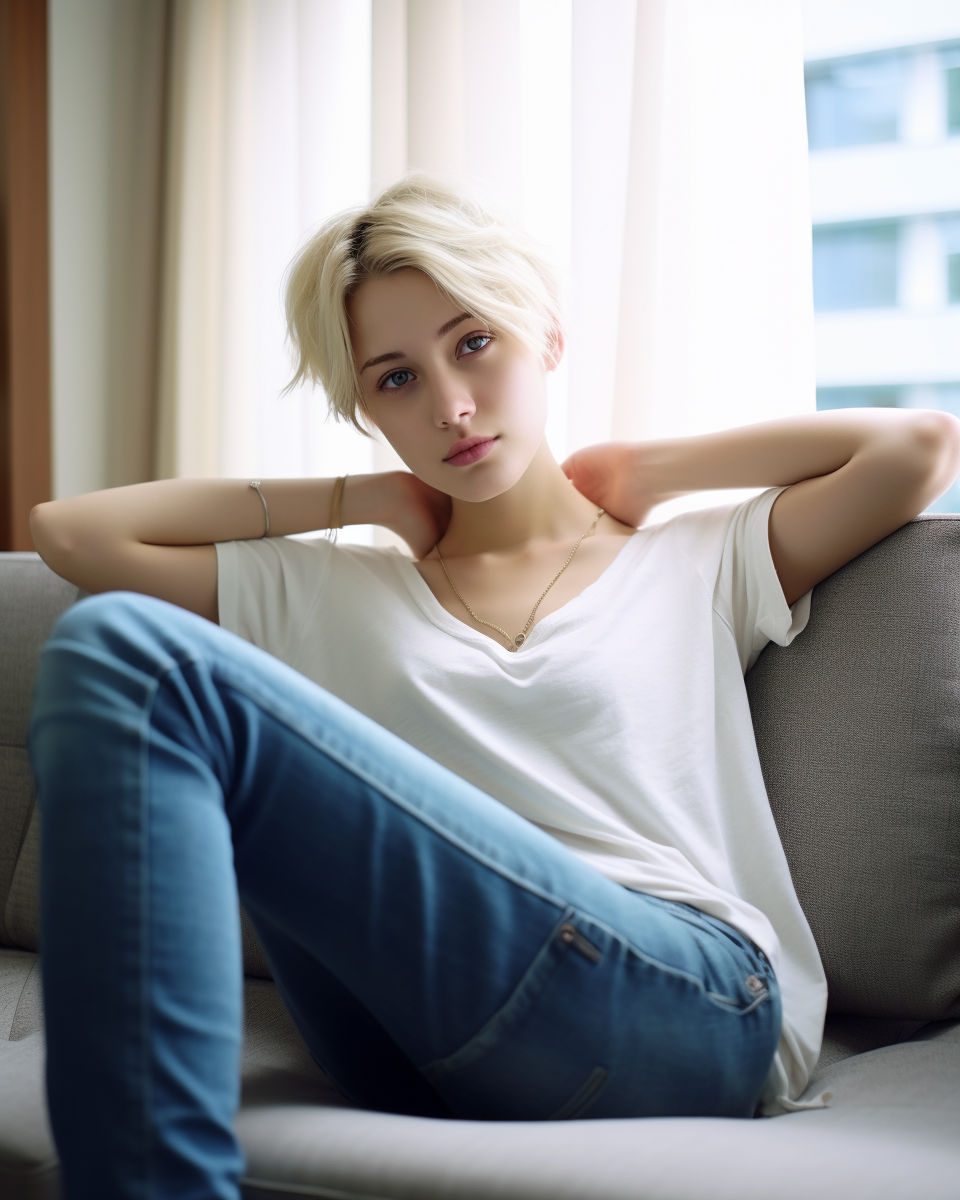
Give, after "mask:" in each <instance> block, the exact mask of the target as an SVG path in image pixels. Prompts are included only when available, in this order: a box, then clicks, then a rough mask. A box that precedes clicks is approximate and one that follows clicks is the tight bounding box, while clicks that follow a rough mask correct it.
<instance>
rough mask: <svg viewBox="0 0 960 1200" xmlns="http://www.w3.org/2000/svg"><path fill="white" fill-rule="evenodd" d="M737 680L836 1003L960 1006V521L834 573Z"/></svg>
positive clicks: (910, 531)
mask: <svg viewBox="0 0 960 1200" xmlns="http://www.w3.org/2000/svg"><path fill="white" fill-rule="evenodd" d="M747 686H748V690H749V694H750V701H751V706H752V709H753V717H754V725H755V728H756V732H757V743H758V746H759V749H760V759H761V764H762V767H763V773H764V778H765V780H766V784H767V791H768V793H769V795H770V802H771V805H772V806H773V812H774V816H775V818H776V821H777V826H778V828H779V831H780V837H781V839H782V841H783V846H784V850H785V851H786V855H787V859H788V861H789V863H790V870H791V872H792V875H793V881H794V884H795V886H796V889H797V895H798V896H799V898H800V903H801V905H802V906H803V910H804V912H805V913H806V914H807V917H808V919H809V921H810V925H811V928H812V929H813V933H814V936H815V937H816V939H817V944H818V946H819V948H820V954H821V956H822V958H823V964H824V967H825V969H826V973H827V980H828V983H829V988H830V1010H831V1012H837V1013H858V1014H862V1015H869V1016H875V1017H887V1018H897V1017H900V1018H909V1019H915V1020H939V1019H943V1018H946V1017H950V1016H960V787H958V786H957V784H958V778H960V517H954V516H941V517H924V518H921V519H919V520H918V521H915V522H912V523H911V524H910V525H907V526H905V527H904V528H903V529H901V530H899V531H898V532H897V533H894V534H893V535H891V536H890V537H888V538H886V539H885V540H884V541H883V542H881V543H880V544H879V545H877V546H874V547H873V549H872V550H868V551H867V553H866V554H862V555H861V556H860V557H859V558H857V559H855V560H854V561H853V562H852V563H850V564H848V565H847V566H846V567H844V568H843V569H842V570H840V571H838V572H837V573H836V574H835V575H832V576H831V577H830V578H829V579H827V580H826V581H825V582H824V583H822V584H821V585H820V586H819V587H818V588H817V589H816V592H815V594H814V599H813V610H812V614H811V619H810V624H809V627H808V628H807V630H806V631H805V632H804V634H803V635H802V636H801V637H799V638H797V639H796V641H795V642H794V643H793V644H792V645H791V646H788V647H786V648H781V647H779V646H775V647H774V646H771V647H768V648H767V649H766V650H765V651H764V653H763V654H762V655H761V656H760V658H759V660H758V661H757V664H756V666H755V667H754V669H753V670H752V671H751V673H750V675H749V677H748V680H747Z"/></svg>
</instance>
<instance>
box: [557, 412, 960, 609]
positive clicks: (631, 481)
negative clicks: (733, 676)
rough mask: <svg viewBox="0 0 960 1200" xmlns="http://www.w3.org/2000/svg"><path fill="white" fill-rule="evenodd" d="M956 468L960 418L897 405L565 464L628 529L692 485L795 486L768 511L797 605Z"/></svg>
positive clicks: (915, 509) (589, 454)
mask: <svg viewBox="0 0 960 1200" xmlns="http://www.w3.org/2000/svg"><path fill="white" fill-rule="evenodd" d="M958 468H960V421H958V420H957V419H956V418H955V417H952V416H949V415H948V414H947V413H941V412H929V411H923V410H897V409H842V410H837V411H834V412H829V413H817V414H811V415H810V416H804V417H788V418H786V419H784V420H780V421H766V422H764V423H763V424H761V425H748V426H744V427H743V428H740V429H728V430H723V431H721V432H719V433H709V434H703V435H701V436H699V437H692V438H669V439H664V440H662V441H655V442H642V443H636V444H627V443H613V444H608V445H606V446H590V447H587V448H586V449H585V450H581V451H579V452H578V453H576V454H574V455H572V456H571V457H570V458H569V459H568V460H567V461H566V463H564V470H565V471H566V473H567V475H568V476H569V477H570V478H571V479H572V480H573V483H574V485H575V486H576V487H577V488H578V490H579V491H581V492H583V493H584V495H586V496H588V498H589V499H590V500H592V501H594V502H595V503H598V504H601V505H603V507H604V508H606V509H607V510H608V511H609V512H610V513H611V514H612V515H613V516H616V517H617V518H619V519H620V520H621V521H624V522H625V523H626V524H630V525H637V524H639V523H640V522H641V521H642V520H643V518H644V517H645V515H646V513H647V512H649V510H650V509H651V508H652V507H653V506H654V505H656V504H660V503H662V502H663V501H664V500H668V499H671V498H673V497H675V496H680V495H683V494H685V493H687V492H693V491H702V490H705V489H714V488H741V487H783V486H786V487H787V490H786V491H785V492H783V493H782V494H781V495H780V496H778V497H777V500H776V502H775V503H774V505H773V509H772V510H771V513H770V549H771V553H772V555H773V561H774V565H775V566H776V569H777V574H778V576H779V578H780V583H781V585H782V587H783V592H784V595H785V596H786V599H787V602H788V603H789V604H792V603H793V602H794V601H795V600H797V599H799V597H800V596H802V595H803V594H804V593H805V592H807V591H809V590H810V588H812V587H813V586H814V585H815V584H817V583H819V582H820V580H821V579H825V578H826V577H827V576H828V575H830V574H832V573H833V572H834V571H836V570H837V569H838V568H840V567H842V566H843V565H844V563H847V562H849V561H850V560H851V559H852V558H856V556H857V555H858V554H861V553H862V552H863V551H864V550H866V549H868V548H869V547H870V546H873V545H874V544H875V543H876V542H879V541H880V540H881V539H882V538H884V537H886V536H887V534H888V533H892V532H893V531H894V530H895V529H899V528H900V526H901V525H905V524H906V523H907V521H909V520H911V519H912V518H913V517H915V516H916V515H917V513H919V512H922V511H923V509H924V508H926V507H927V505H928V504H930V503H931V501H933V500H935V499H936V498H937V496H939V495H942V493H943V492H945V491H946V489H947V488H948V487H949V486H950V483H951V482H952V480H953V479H954V477H955V476H956V474H957V470H958Z"/></svg>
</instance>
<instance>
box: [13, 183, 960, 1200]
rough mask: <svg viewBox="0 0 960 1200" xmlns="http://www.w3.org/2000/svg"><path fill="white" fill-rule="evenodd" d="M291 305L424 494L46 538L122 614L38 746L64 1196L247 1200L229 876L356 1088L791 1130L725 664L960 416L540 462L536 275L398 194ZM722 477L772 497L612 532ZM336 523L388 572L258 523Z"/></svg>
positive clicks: (72, 572)
mask: <svg viewBox="0 0 960 1200" xmlns="http://www.w3.org/2000/svg"><path fill="white" fill-rule="evenodd" d="M288 295H289V316H290V326H291V331H292V336H293V340H294V344H295V346H296V348H297V351H298V355H299V365H298V373H297V378H299V379H308V380H317V381H320V382H322V384H323V385H324V388H325V390H326V394H327V396H328V398H329V401H330V403H331V405H332V406H333V408H334V410H335V411H336V412H337V413H338V414H339V415H340V416H342V417H345V418H348V419H352V420H355V421H357V422H358V423H360V424H361V425H363V424H367V425H369V426H374V427H376V428H377V429H378V430H379V431H380V433H381V434H382V435H383V436H384V437H385V438H386V439H387V440H388V441H389V442H390V444H391V445H392V446H393V447H394V448H395V449H396V451H397V453H398V454H399V455H400V457H401V458H402V459H403V460H404V462H405V463H406V464H407V466H408V467H409V468H410V471H411V472H412V473H411V474H406V473H396V474H388V475H375V476H359V477H351V478H349V479H347V481H346V485H345V486H343V483H342V481H336V482H334V481H332V480H313V479H311V480H266V481H263V482H260V481H253V483H251V481H248V480H238V481H231V480H172V481H165V482H160V483H149V484H142V485H138V486H135V487H127V488H118V489H115V490H113V491H108V492H100V493H97V494H94V495H89V496H80V497H77V498H76V499H71V500H62V501H57V502H54V503H50V504H44V505H41V506H39V507H38V508H37V509H36V510H35V512H34V516H33V531H34V536H35V540H36V543H37V547H38V549H39V550H40V553H41V554H42V555H43V557H44V559H45V560H46V561H47V562H48V563H49V564H50V566H51V567H52V568H53V569H54V570H55V571H57V572H58V573H59V574H61V575H63V576H64V577H66V578H67V579H70V580H71V581H73V582H74V583H76V584H78V585H79V586H80V587H81V588H85V589H87V590H88V591H90V592H99V593H103V592H109V593H111V594H109V595H103V596H99V597H93V598H90V599H87V600H84V601H83V602H82V603H80V604H78V605H76V606H75V607H74V608H72V609H71V610H70V611H69V612H68V613H67V614H66V615H65V616H64V617H63V618H62V619H61V621H60V622H59V624H58V625H57V627H56V629H55V631H54V634H53V636H52V638H51V640H50V642H49V643H48V645H47V647H46V649H45V651H44V654H43V661H42V666H41V672H40V677H39V682H38V689H37V700H36V708H35V713H34V718H33V724H32V729H31V754H32V761H33V766H34V770H35V773H36V777H37V782H38V791H39V799H40V804H41V808H42V812H43V821H44V826H43V829H44V834H43V909H42V911H43V947H44V971H45V994H46V1011H47V1022H48V1037H49V1096H50V1106H51V1113H52V1119H53V1125H54V1131H55V1135H56V1140H57V1144H58V1147H59V1150H60V1154H61V1157H62V1162H63V1171H64V1179H65V1189H66V1190H65V1196H66V1197H67V1198H68V1200H73V1198H76V1197H81V1196H82V1197H96V1198H97V1200H108V1198H110V1197H121V1196H122V1197H132V1196H134V1195H136V1196H141V1195H145V1194H149V1195H151V1196H155V1197H174V1196H177V1197H185V1196H204V1197H209V1196H217V1197H223V1198H228V1197H229V1198H235V1197H236V1196H237V1180H238V1177H239V1173H240V1171H241V1168H242V1158H241V1153H240V1150H239V1148H238V1146H237V1142H236V1139H235V1137H234V1134H233V1129H232V1117H233V1114H234V1110H235V1106H236V1103H237V1092H238V1083H237V1072H238V1049H239V1037H240V1034H239V1029H240V1006H241V986H240V984H241V979H240V976H241V967H240V941H239V929H238V919H237V891H238V889H239V895H240V898H241V899H242V901H243V903H244V904H245V905H246V908H247V910H248V912H249V913H250V916H251V918H252V920H253V923H254V925H255V926H256V929H257V932H258V934H259V936H260V938H261V940H262V943H263V945H264V947H265V950H266V952H267V955H268V957H269V960H270V963H271V966H272V968H273V971H274V974H275V977H276V980H277V984H278V986H279V988H280V990H281V992H282V994H283V998H284V1000H285V1003H286V1005H287V1007H288V1008H289V1010H290V1013H291V1014H292V1016H293V1018H294V1020H295V1021H296V1023H297V1025H298V1027H299V1029H300V1031H301V1033H302V1034H303V1037H304V1039H305V1040H306V1042H307V1044H308V1045H309V1047H310V1050H311V1052H312V1053H313V1055H314V1057H315V1058H316V1060H317V1061H318V1062H319V1063H320V1064H321V1065H322V1067H323V1068H324V1070H325V1071H327V1072H328V1073H329V1075H330V1076H331V1078H332V1079H333V1080H334V1081H335V1082H336V1084H337V1085H338V1086H339V1087H340V1088H341V1089H342V1091H343V1092H344V1093H345V1094H346V1095H347V1096H348V1097H351V1098H353V1099H354V1100H356V1101H357V1102H359V1103H360V1104H363V1105H367V1106H370V1107H374V1108H379V1109H384V1110H389V1111H395V1112H401V1113H416V1114H428V1115H436V1116H454V1117H461V1118H472V1119H505V1120H559V1119H563V1118H570V1117H591V1118H599V1117H637V1116H645V1115H720V1116H730V1117H750V1116H752V1115H754V1114H755V1113H758V1112H759V1113H760V1114H764V1115H773V1114H776V1113H779V1112H783V1111H785V1110H789V1109H791V1108H795V1107H797V1106H798V1102H799V1097H800V1095H801V1093H802V1092H803V1090H804V1087H805V1085H806V1082H807V1079H808V1077H809V1074H810V1071H811V1069H812V1067H813V1065H814V1063H815V1061H816V1058H817V1055H818V1052H819V1043H820V1037H821V1030H822V1023H823V1016H824V1010H825V1002H826V987H825V981H824V977H823V972H822V969H821V966H820V962H819V958H818V955H817V950H816V946H815V944H814V942H813V939H812V937H811V934H810V930H809V927H808V926H807V923H806V921H805V919H804V916H803V913H802V912H801V910H800V907H799V905H798V903H797V899H796V895H795V893H794V890H793V887H792V885H791V881H790V875H789V872H788V869H787V865H786V861H785V859H784V856H783V852H782V849H781V847H780V843H779V840H778V838H777V832H776V828H775V826H774V823H773V820H772V817H771V814H770V810H769V806H768V803H767V798H766V795H765V793H764V786H763V780H762V778H761V774H760V767H759V763H758V759H757V751H756V746H755V743H754V738H753V732H752V727H751V722H750V714H749V710H748V706H747V699H746V692H745V689H744V683H743V675H744V671H745V670H746V669H747V668H748V667H749V666H750V664H751V663H752V662H753V661H754V660H755V658H756V657H757V655H758V653H759V652H760V650H761V649H762V648H763V646H764V645H765V644H766V643H767V642H768V641H770V640H772V641H775V642H777V643H779V644H781V645H786V644H787V643H789V642H790V641H791V640H792V638H794V637H795V636H796V635H797V634H798V633H799V632H800V631H801V630H802V629H803V626H804V624H805V622H806V620H807V614H808V611H809V593H810V590H811V588H812V587H813V586H814V585H815V584H816V583H818V582H819V581H820V580H821V579H823V578H824V577H825V576H826V575H829V574H830V573H831V572H832V571H835V570H836V569H837V568H838V567H840V566H842V565H843V564H844V563H846V562H848V561H849V560H850V559H851V558H853V557H854V556H855V555H857V554H859V553H860V552H861V551H863V550H865V549H867V547H869V546H871V545H873V544H874V543H875V542H877V541H879V540H880V539H881V538H883V537H884V536H885V535H886V534H888V533H890V532H891V531H893V530H894V529H896V528H898V527H899V526H900V525H902V524H904V522H906V521H908V520H910V519H911V518H912V517H913V516H914V515H915V514H916V513H918V512H920V510H921V509H923V508H924V507H925V506H926V505H927V504H929V503H930V501H931V500H933V499H934V498H935V497H936V496H937V495H939V494H940V493H941V492H942V491H944V490H945V489H946V487H947V486H948V485H949V483H950V481H951V480H952V478H953V476H954V474H955V472H956V470H957V467H958V461H960V434H958V430H960V425H958V423H957V422H955V421H954V420H953V419H952V418H950V417H947V416H943V415H941V414H938V413H930V412H889V411H863V410H858V411H846V412H837V413H831V414H825V415H818V416H810V417H803V418H795V419H789V420H783V421H773V422H770V423H767V424H763V425H757V426H753V427H749V428H744V429H735V430H730V431H728V432H724V433H718V434H710V435H706V436H702V437H695V438H689V439H676V440H668V441H660V442H652V443H647V444H642V445H606V446H596V447H592V448H590V449H588V450H583V451H581V452H579V453H578V454H575V455H574V456H573V457H572V458H571V459H570V460H569V461H568V462H567V463H566V464H565V465H564V468H563V469H561V467H560V466H559V465H558V464H557V463H556V462H555V460H554V459H553V458H552V456H551V454H550V451H549V449H548V447H547V443H546V441H545V440H544V425H545V418H546V389H545V380H546V374H547V372H548V371H550V370H551V369H553V367H555V366H556V364H557V362H558V360H559V358H560V355H561V353H562V351H563V335H562V331H561V325H560V316H559V312H558V306H557V300H556V292H555V288H554V285H553V282H552V280H551V277H550V274H549V272H548V270H547V269H546V268H545V266H544V265H543V264H542V263H541V262H540V260H539V259H538V258H537V256H536V253H535V252H534V251H533V250H532V249H531V247H530V246H529V245H528V244H527V243H526V242H525V241H524V240H523V239H522V238H521V237H520V235H519V234H518V233H517V232H516V231H514V230H513V229H511V228H510V227H508V226H507V225H506V224H504V223H503V222H502V221H500V220H499V219H497V218H495V217H493V216H491V215H490V214H489V213H488V212H487V211H485V209H484V208H483V207H482V206H481V205H479V204H478V203H476V202H474V201H472V200H470V199H468V198H465V197H463V196H461V195H459V194H454V193H453V192H451V191H449V190H447V189H445V188H444V187H443V186H441V185H439V184H436V183H432V182H430V181H429V180H425V179H422V178H421V179H412V180H408V181H405V182H403V183H400V184H398V185H396V186H394V187H392V188H389V189H388V190H387V191H386V192H384V193H383V195H381V196H380V198H379V199H378V200H377V201H376V202H375V203H374V204H373V205H371V206H370V207H369V208H368V209H366V210H364V211H362V212H359V213H358V212H351V213H346V214H343V215H341V216H339V217H337V218H335V219H334V220H332V221H330V222H329V223H328V224H327V225H326V226H325V227H324V228H323V229H322V230H321V231H320V233H319V234H318V235H317V237H316V238H315V239H314V240H313V241H312V242H311V243H310V244H309V245H308V246H307V248H306V249H305V250H304V252H303V253H302V254H301V255H300V257H299V260H298V261H297V263H296V264H295V267H294V269H293V272H292V275H291V280H290V287H289V293H288ZM743 486H751V487H756V486H759V487H766V488H768V489H769V490H767V491H764V492H763V493H762V494H760V495H758V496H756V497H755V498H754V499H751V500H749V501H747V502H746V503H743V504H739V505H731V506H727V507H723V508H714V509H710V510H707V511H701V512H696V513H691V514H687V515H684V516H680V517H676V518H674V519H673V520H670V521H666V522H664V523H662V524H659V525H650V526H646V527H643V528H640V529H639V530H638V529H637V528H636V527H637V526H639V525H640V524H641V523H642V521H643V519H644V517H645V515H646V514H647V512H648V511H649V510H650V508H651V507H652V506H654V505H655V504H657V503H658V502H660V501H662V500H664V499H666V498H668V497H670V496H675V495H678V494H680V493H683V492H688V491H691V490H695V489H698V488H726V487H743ZM354 522H356V523H364V524H365V523H370V522H372V523H379V524H381V525H384V526H386V527H388V528H390V529H393V530H395V531H396V532H397V533H399V534H401V535H402V536H403V537H404V538H405V539H406V540H407V542H408V543H409V544H410V546H411V548H412V549H413V551H414V553H415V555H416V561H411V560H410V559H408V558H406V557H404V556H403V555H401V554H399V553H397V552H396V551H393V550H380V549H369V548H361V547H354V546H344V547H337V546H335V545H333V544H331V543H330V542H329V541H328V540H326V539H324V538H321V537H318V538H315V539H313V540H299V539H298V540H292V539H289V538H287V537H285V536H284V535H288V534H294V533H300V532H304V531H309V530H315V529H318V528H323V527H324V526H325V525H329V526H333V527H336V526H339V525H341V524H350V523H354ZM132 593H136V594H132ZM203 618H206V619H203ZM217 623H219V625H220V626H221V628H217ZM237 635H239V636H237ZM265 652H266V653H265ZM91 930H94V931H95V935H94V936H90V933H89V931H91ZM815 1102H816V1101H814V1103H815ZM799 1103H801V1106H802V1103H809V1101H806V1102H799Z"/></svg>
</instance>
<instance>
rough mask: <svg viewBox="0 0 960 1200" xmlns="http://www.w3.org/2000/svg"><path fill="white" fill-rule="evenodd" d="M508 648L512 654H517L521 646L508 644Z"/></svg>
mask: <svg viewBox="0 0 960 1200" xmlns="http://www.w3.org/2000/svg"><path fill="white" fill-rule="evenodd" d="M507 649H508V650H509V651H510V652H511V654H516V652H517V650H518V649H519V647H518V646H508V647H507Z"/></svg>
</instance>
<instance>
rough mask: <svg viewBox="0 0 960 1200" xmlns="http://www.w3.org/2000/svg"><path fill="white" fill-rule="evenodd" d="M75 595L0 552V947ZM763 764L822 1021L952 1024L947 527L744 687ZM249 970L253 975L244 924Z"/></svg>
mask: <svg viewBox="0 0 960 1200" xmlns="http://www.w3.org/2000/svg"><path fill="white" fill-rule="evenodd" d="M76 595H77V591H76V588H74V587H72V586H71V585H69V584H66V583H64V582H63V581H62V580H60V579H58V578H57V576H55V575H54V574H53V573H52V572H50V571H49V570H48V569H47V568H46V567H45V566H44V565H43V563H42V562H41V561H40V560H39V558H38V557H37V556H36V555H31V554H0V942H2V943H3V944H4V945H13V946H20V947H23V948H26V949H36V948H37V947H38V940H39V930H38V903H37V883H38V875H39V871H38V861H39V857H38V855H39V821H38V820H37V818H36V816H35V814H34V804H33V786H32V780H31V776H30V771H29V766H28V764H27V756H26V749H25V740H26V731H27V721H28V717H29V709H30V701H31V693H32V687H33V678H34V674H35V670H36V660H37V655H38V653H39V650H40V647H41V645H42V644H43V641H44V640H45V638H46V637H47V634H48V633H49V631H50V628H51V627H52V625H53V623H54V621H55V620H56V618H57V616H58V615H59V614H60V612H62V611H63V610H64V609H65V608H66V607H67V606H68V605H69V604H71V603H73V601H74V600H75V598H76ZM747 689H748V693H749V695H750V701H751V707H752V710H753V716H754V726H755V729H756V733H757V744H758V747H759V750H760V761H761V765H762V767H763V771H764V778H765V780H766V783H767V790H768V793H769V795H770V802H771V805H772V808H773V813H774V816H775V818H776V820H777V825H778V828H779V830H780V836H781V838H782V840H783V844H784V849H785V851H786V855H787V859H788V861H789V863H790V869H791V872H792V873H793V879H794V883H795V885H796V888H797V894H798V896H799V898H800V902H801V904H802V905H803V908H804V911H805V912H806V914H807V917H808V919H809V921H810V925H811V928H812V929H813V933H814V936H815V937H816V939H817V944H818V946H819V948H820V953H821V956H822V958H823V962H824V966H825V968H826V972H827V978H828V981H829V985H830V1008H831V1011H833V1012H840V1013H851V1014H861V1015H864V1016H876V1017H901V1018H906V1019H915V1020H938V1019H944V1018H948V1017H958V1016H960V787H958V783H960V517H952V516H944V517H925V518H920V519H918V520H917V521H914V522H911V523H910V524H909V525H907V526H905V527H904V528H903V529H901V530H899V531H898V532H897V533H895V534H893V535H891V536H890V537H888V538H886V539H885V540H884V541H883V542H881V543H880V544H879V545H877V546H875V547H873V549H872V550H868V551H867V553H866V554H862V555H861V556H860V557H859V558H858V559H856V560H855V561H854V562H852V563H850V564H848V565H847V566H846V567H844V568H843V569H842V570H840V571H838V572H837V573H836V574H835V575H833V576H831V577H830V578H829V579H827V580H825V581H824V583H822V584H821V585H820V586H819V587H818V588H817V589H816V591H815V593H814V598H813V607H812V613H811V618H810V624H809V626H808V628H807V629H806V630H805V631H804V633H803V634H802V635H801V636H800V637H799V638H797V639H796V640H795V641H794V643H793V644H792V645H791V646H788V647H785V648H784V647H780V646H774V645H771V646H769V647H768V648H767V649H766V650H765V651H764V653H763V654H762V655H761V656H760V658H759V660H758V661H757V664H756V666H755V667H754V668H753V670H752V671H751V672H750V674H749V676H748V677H747ZM243 932H244V957H245V969H246V970H247V973H248V974H254V975H261V976H266V975H267V974H268V970H267V966H266V963H265V961H264V958H263V954H262V951H261V950H260V947H259V946H258V944H257V942H256V938H255V937H254V935H253V931H252V929H251V928H250V926H249V923H247V922H246V921H245V922H244V930H243Z"/></svg>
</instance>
